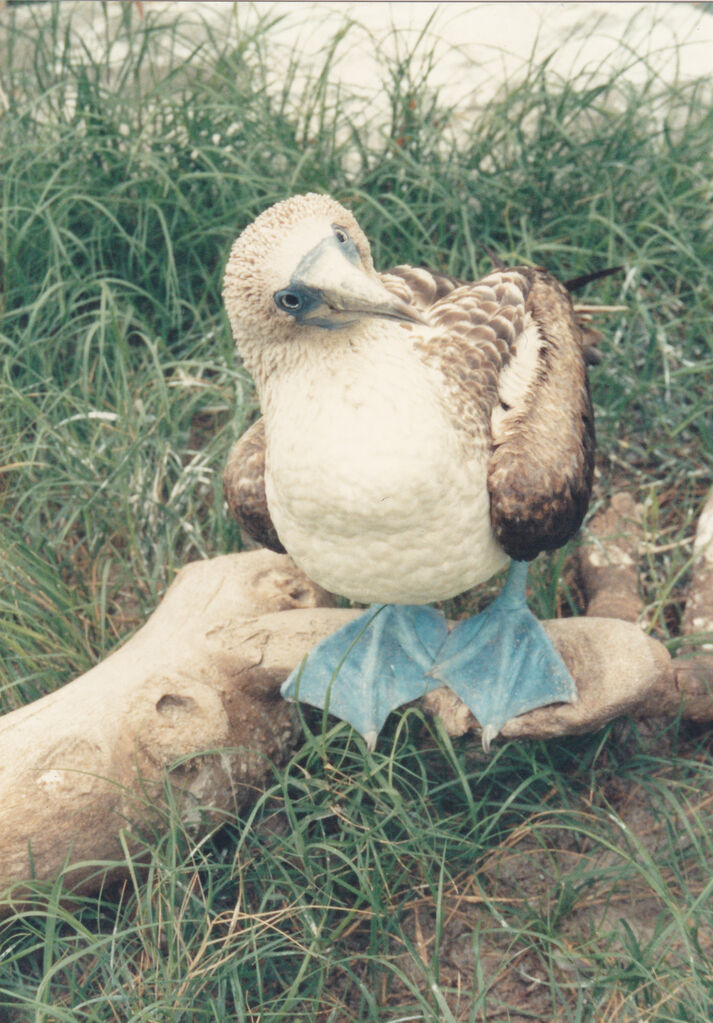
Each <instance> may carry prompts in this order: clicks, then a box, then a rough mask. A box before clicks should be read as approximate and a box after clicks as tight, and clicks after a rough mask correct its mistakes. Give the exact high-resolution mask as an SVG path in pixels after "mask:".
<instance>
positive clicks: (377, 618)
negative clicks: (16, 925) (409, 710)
mask: <svg viewBox="0 0 713 1023" xmlns="http://www.w3.org/2000/svg"><path fill="white" fill-rule="evenodd" d="M447 635H448V627H447V625H446V621H445V618H444V617H443V615H442V614H441V612H440V611H437V610H436V609H435V608H432V607H420V606H416V605H392V604H386V605H384V604H372V606H371V607H370V608H369V610H368V611H366V612H365V613H364V614H363V615H361V616H360V617H359V618H356V619H355V620H354V621H353V622H350V623H349V624H348V625H345V626H344V627H343V628H341V629H339V630H338V631H337V632H335V633H334V635H332V636H328V637H327V639H323V640H322V642H321V643H318V644H317V646H316V647H315V648H314V649H313V650H311V651H310V653H309V654H308V655H307V657H306V658H305V659H304V660H303V662H302V664H300V665H299V666H298V667H297V668H295V669H294V671H293V672H291V674H290V675H289V676H288V678H287V680H286V681H285V682H284V683H283V685H282V689H281V692H282V695H283V696H284V697H286V698H287V699H293V700H294V699H299V700H301V701H303V702H305V703H310V704H312V705H313V706H315V707H324V708H325V709H326V710H328V711H329V713H330V714H335V715H336V716H337V717H339V718H341V719H342V720H343V721H347V722H349V724H350V725H352V726H353V727H354V728H356V729H357V731H358V732H361V734H362V735H363V736H364V738H365V739H366V741H367V745H368V746H369V748H370V749H373V748H374V743H375V742H376V737H377V735H378V734H379V732H380V731H381V728H382V727H383V724H384V722H385V721H386V718H387V717H388V715H389V714H390V712H391V711H392V710H393V709H394V708H395V707H399V706H400V705H401V704H402V703H408V702H409V701H411V700H416V699H418V698H419V697H421V696H424V695H425V694H426V693H427V692H429V690H431V689H435V688H436V686H438V685H439V683H438V681H436V679H432V678H430V677H427V674H426V673H427V672H428V670H429V668H430V667H431V665H432V664H433V660H434V657H435V655H436V652H437V651H438V649H439V648H440V647H441V646H442V645H443V643H444V641H445V639H446V636H447Z"/></svg>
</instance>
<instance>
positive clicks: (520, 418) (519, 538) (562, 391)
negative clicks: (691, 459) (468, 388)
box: [488, 270, 595, 561]
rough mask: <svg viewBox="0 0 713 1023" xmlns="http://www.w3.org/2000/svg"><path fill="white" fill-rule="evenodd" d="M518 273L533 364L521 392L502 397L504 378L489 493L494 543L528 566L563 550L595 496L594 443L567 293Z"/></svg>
mask: <svg viewBox="0 0 713 1023" xmlns="http://www.w3.org/2000/svg"><path fill="white" fill-rule="evenodd" d="M522 272H523V275H524V276H525V277H526V279H527V280H528V285H529V287H528V291H527V295H526V296H525V311H526V314H527V316H528V319H529V320H530V321H531V324H532V328H534V330H535V332H536V334H535V336H536V339H537V343H536V347H537V351H536V360H535V365H534V366H533V367H532V371H531V373H530V376H529V379H528V380H527V382H526V384H525V386H522V387H520V388H517V387H515V388H513V389H512V391H511V392H508V393H504V392H505V391H507V387H505V388H504V387H503V377H502V376H501V379H500V382H499V398H500V401H499V411H498V412H496V414H495V416H494V417H493V424H492V425H493V453H492V455H491V458H490V462H489V465H488V489H489V491H490V517H491V521H492V524H493V529H494V530H495V534H496V536H497V537H498V540H499V541H500V543H501V544H502V545H503V547H504V548H505V550H506V551H507V552H508V554H510V556H511V557H513V558H518V559H519V560H525V561H527V560H530V559H531V558H533V557H535V556H536V555H537V554H538V553H539V551H541V550H554V549H556V548H557V547H561V546H562V545H563V544H564V543H566V542H567V540H569V538H570V537H571V536H573V535H574V533H576V531H577V530H578V529H579V527H580V525H581V523H582V519H583V518H584V515H585V513H586V511H587V506H588V504H589V497H590V494H591V491H592V478H593V475H594V444H595V437H594V412H593V409H592V400H591V395H590V391H589V381H588V379H587V369H586V360H585V349H584V345H583V340H582V335H581V331H580V328H579V326H578V324H577V322H576V318H575V314H574V310H573V308H572V303H571V301H570V297H569V294H568V292H567V290H566V289H565V288H564V286H563V285H562V284H560V283H559V281H557V280H556V279H555V278H554V277H552V276H551V275H550V274H547V273H546V272H544V271H541V270H530V271H526V270H523V271H522ZM517 357H518V354H517V352H516V353H515V355H514V356H513V364H514V363H515V361H516V360H517ZM505 383H506V384H507V380H505ZM503 397H504V398H505V399H506V400H505V405H506V406H507V405H510V406H511V407H510V408H505V407H503V404H502V399H503ZM508 398H509V400H508ZM513 399H514V400H513Z"/></svg>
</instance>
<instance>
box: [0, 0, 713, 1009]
mask: <svg viewBox="0 0 713 1023" xmlns="http://www.w3.org/2000/svg"><path fill="white" fill-rule="evenodd" d="M97 17H98V20H99V21H100V22H101V21H102V18H103V14H99V15H97ZM236 17H237V19H238V24H237V29H236V32H235V33H234V34H233V35H232V36H231V37H230V39H228V38H226V37H225V36H223V37H220V36H219V35H218V34H217V33H216V34H214V35H213V36H210V34H209V35H208V38H207V40H206V42H205V43H204V44H203V45H202V46H200V47H198V46H196V48H195V52H194V53H192V54H190V56H188V57H186V56H185V53H184V51H183V50H179V45H178V44H179V43H180V42H181V41H185V39H187V38H189V34H188V33H187V31H186V30H185V28H184V27H182V21H181V17H180V16H178V17H177V19H176V20H175V22H173V23H171V24H169V25H165V26H161V25H160V24H159V22H158V20H157V18H156V16H155V13H154V12H153V11H152V9H151V6H150V5H146V8H145V14H144V17H143V18H140V17H139V15H138V12H137V9H136V8H135V6H134V5H131V4H127V5H124V7H123V12H122V14H121V16H120V17H119V18H118V19H115V20H107V22H106V25H105V26H104V27H103V28H102V33H103V35H102V33H100V35H102V37H103V40H104V42H103V44H101V45H100V44H97V46H96V49H91V50H88V49H87V48H86V47H82V45H81V43H80V42H79V32H78V30H77V29H76V27H75V29H74V30H73V31H72V30H69V31H67V30H66V21H67V15H66V13H63V12H62V11H61V10H60V9H59V8H58V7H55V6H46V5H41V6H40V7H38V9H37V10H36V11H32V12H30V13H28V12H27V11H26V10H23V11H19V12H18V11H16V10H13V9H6V10H4V11H3V12H2V19H3V20H2V27H1V28H0V38H1V39H2V43H1V45H2V47H3V51H4V52H5V54H6V55H7V59H6V60H4V61H3V62H2V65H1V66H0V86H1V87H2V90H3V94H4V96H5V97H6V100H7V102H6V103H5V104H3V106H2V107H1V108H0V110H1V112H0V165H1V166H0V187H1V188H2V191H1V192H0V359H1V363H0V395H1V406H2V416H1V417H0V549H1V551H2V558H1V559H0V710H1V711H3V712H6V711H10V710H13V709H14V708H16V707H19V706H23V705H24V704H26V703H28V702H30V701H31V700H33V699H35V698H37V697H38V696H40V695H42V694H44V693H47V692H50V691H52V690H53V689H56V688H57V687H59V686H61V685H62V684H64V683H66V682H67V681H69V680H70V679H71V678H73V677H74V676H75V675H77V674H79V673H81V672H83V671H85V670H86V669H87V668H88V667H89V666H90V665H92V664H94V663H96V661H97V660H98V659H100V658H102V657H103V656H105V655H106V654H107V653H108V652H109V651H110V650H111V649H113V648H114V647H115V646H116V645H117V643H118V642H119V641H120V640H122V639H123V638H125V637H126V636H128V635H129V634H130V633H131V631H132V630H133V629H135V628H136V627H137V626H138V625H139V624H140V623H141V622H142V621H143V620H144V619H145V617H146V615H147V614H148V613H149V612H150V611H151V610H152V609H153V608H154V607H155V605H156V602H157V600H158V598H159V597H160V595H161V593H162V592H163V590H164V589H165V587H166V585H167V584H168V582H170V580H171V579H172V577H173V575H174V574H175V572H176V570H177V569H178V568H179V567H180V566H181V565H182V564H184V563H185V562H186V561H187V560H190V559H193V558H204V557H210V556H213V555H216V554H220V553H224V552H226V551H228V550H233V549H238V548H239V546H240V543H241V539H240V535H239V530H238V528H237V526H236V525H235V524H234V523H233V522H232V520H231V519H230V518H229V516H228V514H227V512H226V509H225V507H224V504H223V501H222V496H221V489H220V473H221V470H222V466H223V463H224V460H225V457H226V455H227V452H228V450H229V447H230V445H231V443H232V441H233V440H234V438H235V437H236V436H237V435H238V434H239V433H240V432H241V430H242V429H243V428H244V426H245V425H246V424H247V423H248V422H249V421H250V420H251V418H252V417H253V416H254V415H255V413H256V404H255V398H254V394H253V391H252V388H251V384H250V381H249V379H248V378H247V376H246V374H245V373H244V372H243V370H242V369H241V368H240V366H238V365H236V363H235V361H234V356H233V350H232V342H231V338H230V335H229V330H228V327H227V323H226V320H225V317H224V314H223V312H222V309H221V303H220V278H221V274H222V268H223V266H224V263H225V259H226V256H227V252H228V248H229V246H230V244H231V241H232V240H233V238H234V237H235V235H236V234H237V232H238V231H239V230H240V229H241V228H242V227H243V226H244V225H245V224H246V223H248V222H249V221H250V220H252V219H253V218H254V216H255V215H256V214H257V213H258V212H259V211H260V210H261V209H263V208H264V207H265V206H267V205H269V204H270V203H271V202H273V201H275V200H277V199H278V198H282V197H284V196H286V195H289V194H292V193H294V192H299V191H304V190H307V189H316V190H320V189H322V190H329V191H330V192H331V193H332V194H334V195H335V196H336V197H338V198H340V199H343V200H346V201H349V202H350V203H351V205H352V207H353V208H354V210H355V213H356V215H357V217H358V218H359V220H360V222H361V223H362V225H363V227H364V229H365V231H366V233H367V235H368V236H369V237H370V239H371V241H372V245H373V249H374V254H375V260H376V263H377V265H378V266H379V267H386V266H388V265H389V264H393V263H395V262H404V261H406V262H414V263H427V264H430V265H433V266H437V267H440V268H442V269H445V270H448V271H450V272H452V273H455V274H458V275H462V276H475V275H477V274H479V273H483V272H486V271H487V269H488V268H489V266H490V261H489V258H488V255H487V249H488V248H490V249H492V250H494V251H495V252H496V253H497V254H498V255H499V256H500V257H501V258H503V259H505V260H507V261H512V262H531V263H537V264H544V265H546V266H548V267H549V268H550V269H551V270H553V271H554V272H556V273H558V274H560V275H561V276H562V277H563V278H565V279H566V278H573V277H576V276H578V275H580V274H583V273H585V272H587V271H588V270H592V269H596V268H599V267H602V266H605V265H610V264H613V263H617V264H619V263H621V264H624V266H625V268H626V269H625V272H624V274H623V275H622V276H621V277H618V278H617V277H614V278H610V279H607V280H604V281H601V282H598V283H597V284H594V285H592V286H590V288H589V290H588V291H587V293H586V297H587V298H590V299H592V300H594V301H600V302H611V303H621V304H625V305H626V306H627V310H628V311H627V313H626V314H623V315H619V316H615V317H612V318H611V319H610V320H609V321H607V323H606V326H605V331H604V332H605V342H604V346H603V354H604V361H603V364H602V365H601V366H600V367H599V368H598V369H596V370H594V371H593V374H592V379H593V389H594V396H595V402H596V408H597V422H598V430H599V463H598V464H599V473H600V474H599V479H598V485H597V492H596V496H595V506H596V504H597V503H598V502H600V501H602V500H603V499H604V498H605V497H606V495H607V494H608V493H609V492H611V491H612V490H614V489H616V488H618V487H625V488H627V489H628V490H630V491H631V492H632V493H634V495H635V496H636V497H637V499H639V500H641V501H642V502H644V503H645V505H646V523H647V538H648V539H649V540H650V553H649V554H648V555H647V559H648V560H647V563H646V565H645V572H644V573H643V575H642V586H643V589H644V594H645V598H646V601H647V603H648V606H649V608H650V610H651V611H652V613H653V628H654V630H655V633H656V634H657V635H658V636H659V637H660V638H662V639H664V640H665V641H666V642H668V643H670V644H671V646H672V647H675V644H676V641H677V626H678V621H679V618H680V611H681V602H682V595H683V593H684V588H685V583H686V580H687V572H688V565H689V560H690V538H691V535H692V530H693V528H694V526H695V519H696V514H697V511H698V509H699V507H700V500H701V497H702V494H703V493H704V492H705V489H706V487H707V484H708V480H709V479H710V475H711V470H712V468H713V421H712V413H711V401H710V395H711V393H713V328H712V327H711V316H710V311H711V295H713V279H712V278H713V259H712V258H711V257H712V256H713V216H712V215H711V198H712V196H713V193H712V190H711V181H713V104H711V88H710V84H709V82H707V81H705V82H683V81H681V82H678V83H674V84H670V83H669V84H667V83H666V82H664V81H663V80H662V79H661V78H659V77H658V76H657V75H656V73H655V72H654V71H653V70H652V69H651V70H650V72H649V74H648V77H647V79H646V81H645V82H644V83H643V84H642V85H641V86H637V87H634V86H633V85H631V84H630V83H628V82H627V79H626V77H625V75H624V74H623V73H620V72H616V71H611V72H609V73H607V75H605V76H604V77H603V78H602V77H601V76H600V77H598V78H597V77H595V76H594V75H591V76H586V75H582V76H580V77H579V78H575V79H573V80H570V81H562V80H559V79H558V78H557V77H556V76H554V75H553V74H552V73H551V72H550V71H549V70H548V67H547V66H546V65H545V64H543V65H542V66H537V65H533V66H532V67H531V68H530V69H529V71H528V73H527V77H526V80H525V81H523V82H521V83H520V84H511V85H509V86H508V87H507V88H505V89H503V91H502V92H501V93H500V94H499V95H498V96H497V97H496V98H495V99H493V100H492V101H490V102H488V103H487V104H486V105H485V106H483V107H479V108H477V109H474V110H472V111H471V112H470V113H468V115H467V116H465V115H464V112H463V111H462V110H460V111H457V112H453V111H449V110H447V109H445V108H444V106H443V104H442V103H441V102H440V101H439V98H438V96H437V95H435V94H434V92H433V91H432V90H431V89H430V87H429V78H428V73H429V66H430V61H431V60H432V54H431V51H430V50H429V45H430V44H429V41H428V37H427V36H426V37H424V39H423V40H422V42H421V44H420V46H419V48H417V50H416V51H415V52H414V53H411V54H410V56H408V57H405V58H401V59H398V60H397V59H395V60H393V61H392V62H391V63H388V62H385V63H384V67H383V78H384V80H383V83H382V90H381V91H382V93H383V95H384V96H385V97H386V99H387V104H386V109H387V116H386V118H385V120H384V124H383V126H382V128H381V129H380V130H375V128H374V125H373V122H372V121H370V119H369V114H370V111H369V110H368V108H365V107H364V105H363V104H360V103H359V102H357V101H356V100H355V98H354V97H351V96H348V95H344V94H339V95H338V94H336V93H335V92H334V91H333V90H332V89H331V88H330V86H329V79H328V63H329V62H328V60H327V62H326V63H325V66H324V70H323V73H322V74H319V75H316V76H315V77H314V78H313V79H312V80H310V81H308V82H306V83H305V82H303V81H301V79H300V78H299V76H298V75H297V73H296V71H297V63H298V55H296V54H291V53H290V51H289V49H288V48H286V47H285V44H283V49H282V50H280V51H279V52H278V56H277V58H276V57H275V55H274V49H273V47H274V45H275V44H274V43H272V42H271V43H270V45H268V40H273V39H274V34H275V30H276V29H277V28H279V26H275V25H273V24H271V23H270V21H269V19H267V18H263V19H262V21H261V22H260V23H259V24H258V26H257V28H256V29H254V30H251V31H247V30H246V29H245V28H244V27H243V26H242V25H241V19H240V17H239V16H238V15H236ZM28 19H29V20H28ZM352 31H354V26H353V25H350V24H349V23H345V26H344V30H343V35H344V37H345V39H346V41H347V42H348V39H349V33H350V32H352ZM338 45H339V39H336V40H335V46H338ZM110 51H111V54H112V55H113V60H114V62H113V63H112V66H111V71H109V67H108V56H109V52H110ZM122 54H123V56H121V55H122ZM117 55H118V56H117ZM329 59H331V56H330V58H329ZM634 59H635V57H633V56H632V55H631V54H630V53H628V52H626V51H625V50H624V49H622V53H621V65H622V66H624V65H626V64H627V63H631V62H633V60H634ZM276 66H279V67H280V69H281V71H282V72H283V82H284V84H283V86H282V87H281V88H279V89H278V88H275V87H271V88H270V89H267V88H266V83H267V82H268V81H269V80H272V78H273V77H274V75H273V69H274V68H275V67H276ZM1 102H2V100H1V98H0V103H1ZM542 562H543V563H542V566H541V568H540V569H539V570H538V571H537V572H536V573H535V592H534V595H533V601H534V603H533V606H535V607H536V609H537V610H538V613H540V614H555V613H557V612H560V613H577V610H578V607H577V599H578V591H577V586H576V580H575V579H574V577H573V570H572V565H571V559H570V558H568V557H567V556H566V554H565V555H562V554H558V555H556V556H554V557H552V558H550V559H542ZM712 784H713V756H712V754H711V744H710V737H709V735H708V734H707V733H706V732H700V733H699V732H697V731H695V730H693V729H691V728H690V727H689V728H686V727H679V726H678V724H677V723H675V722H674V723H669V724H661V725H658V726H656V727H654V728H653V729H652V730H648V731H646V732H644V733H643V734H640V733H639V732H638V731H637V730H636V729H635V728H634V726H632V725H628V724H623V723H620V724H617V725H616V726H612V727H610V728H608V729H606V730H605V731H604V732H602V733H600V734H598V735H594V736H586V737H581V738H578V739H572V740H566V741H561V742H553V743H550V744H538V743H531V744H520V745H516V744H502V745H500V746H498V748H497V749H496V751H495V754H494V756H493V757H492V758H490V759H486V758H485V757H483V756H482V755H481V754H480V753H479V752H477V751H475V752H474V751H473V750H472V749H471V748H470V744H468V743H465V742H454V743H452V742H450V741H449V740H448V739H447V737H445V736H444V735H443V734H441V732H440V731H439V729H438V728H437V726H435V725H434V724H433V723H429V722H426V721H424V720H423V719H422V718H421V716H420V714H419V713H418V712H416V711H409V712H408V713H407V714H405V715H404V716H403V717H399V716H394V719H393V720H392V721H391V722H390V724H389V728H388V729H387V733H386V735H385V737H384V739H383V740H382V741H381V742H380V745H379V749H378V750H377V752H376V753H374V754H368V753H367V752H366V751H365V750H364V748H363V745H362V743H361V742H360V741H358V740H355V739H354V737H353V736H352V735H351V734H350V733H349V731H348V729H346V728H345V727H343V726H339V727H336V728H334V729H333V730H332V731H330V732H328V734H327V735H325V736H322V735H321V734H319V733H318V732H316V733H315V734H314V735H311V736H309V737H308V739H307V741H306V743H305V745H304V746H303V747H302V749H300V750H299V751H298V752H297V753H296V754H295V756H294V757H293V759H292V760H291V761H290V763H289V764H288V765H287V767H286V768H285V769H283V770H280V771H276V772H275V776H274V781H273V783H272V785H271V787H270V788H269V789H268V791H267V792H266V793H265V795H264V796H263V797H262V798H261V799H260V800H259V802H258V803H257V805H256V806H255V807H254V808H253V809H252V810H251V811H250V812H249V813H247V814H245V815H244V816H243V818H242V819H240V820H237V821H236V820H229V821H226V822H225V824H224V826H223V827H222V828H220V829H219V830H217V831H215V832H214V833H213V834H210V835H208V836H207V837H205V838H203V839H202V840H200V841H198V840H197V839H196V838H195V836H193V835H191V834H189V833H186V832H185V831H184V829H183V828H182V826H181V824H180V817H179V815H178V813H177V812H173V811H172V810H170V809H169V810H168V811H167V812H166V818H165V827H164V828H163V829H162V830H161V829H159V830H158V831H157V832H156V834H155V836H154V837H153V839H152V841H150V842H147V847H146V850H145V857H144V861H143V863H142V864H141V865H140V864H139V863H138V861H137V859H134V860H127V862H126V863H125V864H124V866H125V867H126V876H127V878H128V880H127V881H126V883H124V884H118V885H114V886H108V887H105V888H104V889H102V891H101V892H100V893H99V894H98V895H96V896H91V897H89V896H84V897H81V898H79V897H77V898H75V899H74V900H73V901H72V902H71V903H66V902H60V895H61V893H62V892H63V890H64V884H63V879H62V878H59V879H58V881H57V883H56V884H55V885H53V886H49V887H47V886H42V885H37V886H36V891H35V892H34V894H33V896H32V899H31V903H30V906H29V907H28V906H22V907H21V906H17V907H16V908H15V911H14V912H12V913H11V915H10V917H9V918H8V919H7V920H6V921H5V922H4V923H3V924H2V925H0V1014H1V1013H2V1012H4V1013H5V1014H6V1015H8V1017H9V1018H11V1019H15V1020H22V1021H25V1020H38V1021H39V1020H42V1021H50V1020H51V1021H54V1020H58V1021H59V1020H72V1021H74V1020H82V1021H110V1020H117V1021H127V1020H131V1021H134V1020H135V1021H137V1023H138V1021H151V1023H158V1021H161V1023H163V1021H169V1020H170V1021H172V1023H173V1021H179V1020H186V1021H194V1020H196V1021H199V1020H200V1021H202V1020H206V1021H208V1020H225V1019H236V1020H245V1021H250V1023H257V1021H258V1020H260V1021H261V1023H265V1021H270V1023H276V1021H278V1020H283V1019H284V1020H298V1021H300V1023H303V1021H304V1023H312V1021H314V1023H318V1021H319V1023H327V1021H334V1023H342V1021H348V1020H355V1021H356V1020H360V1021H361V1020H366V1021H375V1023H376V1021H378V1023H387V1021H389V1023H396V1021H397V1020H402V1021H406V1020H428V1021H431V1020H433V1021H436V1020H438V1021H442V1020H445V1021H448V1020H451V1019H455V1020H459V1021H460V1020H473V1021H474V1023H475V1021H479V1020H484V1019H487V1020H488V1021H497V1023H500V1021H503V1023H504V1021H506V1020H524V1019H528V1018H529V1019H557V1020H563V1021H565V1020H566V1021H590V1020H591V1021H597V1023H600V1021H602V1020H617V1021H631V1023H634V1021H636V1023H641V1021H642V1020H644V1019H646V1020H647V1021H651V1023H653V1021H656V1023H668V1021H701V1020H706V1019H709V1018H711V1015H712V1014H713V972H712V971H711V967H710V962H711V942H712V940H713V914H711V909H710V904H711V882H710V877H711V874H712V869H711V868H712V867H713V847H712V844H711V839H710V835H711V833H713V829H712V827H711V825H712V824H713V820H712V818H713V811H712V809H711V792H713V787H712ZM104 866H106V865H102V864H97V865H96V869H97V872H98V873H100V872H101V870H102V869H103V867H104Z"/></svg>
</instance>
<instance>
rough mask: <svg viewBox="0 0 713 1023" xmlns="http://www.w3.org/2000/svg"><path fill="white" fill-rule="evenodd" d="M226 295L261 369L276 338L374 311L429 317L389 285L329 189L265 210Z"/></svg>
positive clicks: (317, 333)
mask: <svg viewBox="0 0 713 1023" xmlns="http://www.w3.org/2000/svg"><path fill="white" fill-rule="evenodd" d="M223 298H224V301H225V308H226V311H227V313H228V317H229V319H230V324H231V328H232V331H233V335H234V337H235V340H236V342H237V344H238V347H239V348H240V350H241V353H242V354H243V357H244V358H245V361H246V363H247V364H248V368H250V369H251V370H252V371H253V373H255V372H256V371H257V372H258V373H260V372H261V371H262V372H263V373H264V372H265V370H266V369H267V366H266V365H265V361H266V360H267V361H268V362H269V361H270V359H269V355H270V352H274V350H275V346H280V347H284V345H286V344H290V342H295V341H298V340H303V341H306V342H309V341H310V340H319V339H324V340H326V339H327V338H328V337H329V336H330V332H332V331H342V330H344V329H346V328H349V327H352V328H354V327H355V326H356V325H357V324H359V323H360V322H361V321H363V320H366V319H368V318H370V317H386V318H388V319H394V320H402V321H405V322H410V323H423V322H424V320H423V318H422V317H421V316H420V315H419V313H418V312H417V311H416V310H415V309H413V308H411V307H410V306H408V305H407V304H406V303H405V302H403V301H402V300H401V299H399V298H397V297H396V296H395V295H393V294H392V293H391V292H390V291H388V290H387V288H385V287H384V285H383V284H382V282H381V280H380V279H379V276H378V275H377V273H376V272H375V270H374V264H373V261H372V258H371V251H370V249H369V242H368V241H367V239H366V237H365V235H364V233H363V231H362V230H361V228H360V227H359V225H358V224H357V222H356V220H355V218H354V217H353V216H352V214H351V213H350V212H349V211H348V210H346V209H345V208H344V207H343V206H341V205H340V204H339V203H338V202H335V200H334V199H331V198H330V197H329V196H327V195H317V194H314V193H309V194H307V195H296V196H293V197H292V198H291V199H286V200H284V201H283V202H279V203H276V205H274V206H271V207H270V208H269V209H267V210H265V212H264V213H261V214H260V216H259V217H258V218H257V219H256V220H255V221H253V223H252V224H250V225H249V226H248V227H246V228H245V230H244V231H243V233H242V234H241V235H240V236H239V237H238V239H237V240H236V241H235V243H234V245H233V247H232V249H231V252H230V257H229V259H228V263H227V266H226V269H225V278H224V283H223Z"/></svg>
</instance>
